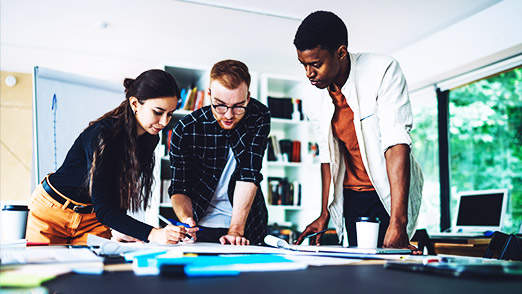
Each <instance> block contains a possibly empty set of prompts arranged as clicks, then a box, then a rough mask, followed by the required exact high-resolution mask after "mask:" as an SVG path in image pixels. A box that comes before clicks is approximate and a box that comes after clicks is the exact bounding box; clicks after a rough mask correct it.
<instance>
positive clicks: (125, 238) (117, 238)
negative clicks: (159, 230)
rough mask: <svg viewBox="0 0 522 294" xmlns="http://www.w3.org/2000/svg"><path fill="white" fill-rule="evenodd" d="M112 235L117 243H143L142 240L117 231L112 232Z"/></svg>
mask: <svg viewBox="0 0 522 294" xmlns="http://www.w3.org/2000/svg"><path fill="white" fill-rule="evenodd" d="M111 233H112V238H111V240H113V241H116V242H141V240H140V239H136V238H134V237H131V236H128V235H125V234H123V233H120V232H118V231H116V230H111Z"/></svg>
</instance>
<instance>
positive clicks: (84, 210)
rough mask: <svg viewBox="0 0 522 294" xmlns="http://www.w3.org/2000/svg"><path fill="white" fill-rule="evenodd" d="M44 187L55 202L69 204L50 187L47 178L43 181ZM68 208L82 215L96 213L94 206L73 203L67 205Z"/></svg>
mask: <svg viewBox="0 0 522 294" xmlns="http://www.w3.org/2000/svg"><path fill="white" fill-rule="evenodd" d="M42 187H43V188H44V190H45V192H47V194H49V196H51V197H52V198H53V199H54V200H56V201H58V202H59V203H60V204H62V205H63V204H65V202H67V200H66V199H65V198H63V197H62V196H60V195H59V194H58V193H56V191H54V190H53V189H52V188H51V187H50V186H49V183H47V178H45V179H44V180H43V181H42ZM67 208H68V209H71V210H72V211H74V212H76V213H81V214H88V213H93V212H94V208H93V207H92V205H76V204H74V203H72V202H69V204H68V205H67Z"/></svg>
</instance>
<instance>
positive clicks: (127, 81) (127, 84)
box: [123, 78, 135, 91]
mask: <svg viewBox="0 0 522 294" xmlns="http://www.w3.org/2000/svg"><path fill="white" fill-rule="evenodd" d="M134 81H135V80H134V79H130V78H126V79H125V80H123V86H124V87H125V91H127V90H129V88H130V87H131V86H132V84H133V83H134Z"/></svg>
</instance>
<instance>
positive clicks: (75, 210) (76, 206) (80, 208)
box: [73, 205, 92, 213]
mask: <svg viewBox="0 0 522 294" xmlns="http://www.w3.org/2000/svg"><path fill="white" fill-rule="evenodd" d="M88 208H90V212H88V213H91V212H92V207H89V206H87V205H75V206H74V207H73V211H74V212H76V213H86V212H85V211H80V210H83V209H88Z"/></svg>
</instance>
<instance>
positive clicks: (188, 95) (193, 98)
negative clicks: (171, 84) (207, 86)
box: [179, 87, 210, 111]
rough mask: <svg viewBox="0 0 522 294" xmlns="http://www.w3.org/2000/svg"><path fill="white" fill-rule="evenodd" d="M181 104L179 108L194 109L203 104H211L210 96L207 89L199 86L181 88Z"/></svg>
mask: <svg viewBox="0 0 522 294" xmlns="http://www.w3.org/2000/svg"><path fill="white" fill-rule="evenodd" d="M180 96H181V104H180V106H179V109H182V110H188V111H194V110H196V109H200V108H201V107H203V106H206V105H210V97H208V95H207V93H206V92H205V90H198V87H193V88H187V89H181V95H180Z"/></svg>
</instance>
